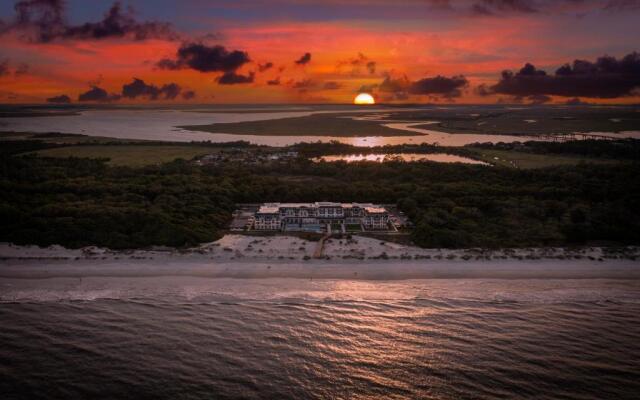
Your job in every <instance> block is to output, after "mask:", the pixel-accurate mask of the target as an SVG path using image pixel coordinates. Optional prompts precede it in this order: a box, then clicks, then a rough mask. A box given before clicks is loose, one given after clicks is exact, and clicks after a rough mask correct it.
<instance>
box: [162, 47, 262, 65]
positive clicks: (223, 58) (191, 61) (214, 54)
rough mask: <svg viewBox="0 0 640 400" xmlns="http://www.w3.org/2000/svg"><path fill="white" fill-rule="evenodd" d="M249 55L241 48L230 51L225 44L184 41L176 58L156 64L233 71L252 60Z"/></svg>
mask: <svg viewBox="0 0 640 400" xmlns="http://www.w3.org/2000/svg"><path fill="white" fill-rule="evenodd" d="M250 61H251V59H250V58H249V55H248V54H247V53H246V52H244V51H240V50H233V51H229V50H227V49H226V48H225V47H224V46H219V45H217V46H207V45H205V44H202V43H184V44H183V45H182V46H180V48H179V49H178V51H177V53H176V58H175V59H169V58H165V59H162V60H160V61H158V63H157V64H156V66H157V67H158V68H160V69H168V70H177V69H187V68H190V69H194V70H196V71H200V72H231V71H235V70H237V69H238V68H240V67H241V66H243V65H244V64H246V63H248V62H250Z"/></svg>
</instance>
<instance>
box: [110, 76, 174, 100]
mask: <svg viewBox="0 0 640 400" xmlns="http://www.w3.org/2000/svg"><path fill="white" fill-rule="evenodd" d="M181 92H182V88H181V87H180V85H178V84H176V83H168V84H165V85H163V86H162V87H158V86H156V85H149V84H147V83H145V82H144V81H143V80H142V79H138V78H133V82H131V83H128V84H125V85H123V86H122V97H125V98H127V99H135V98H138V97H144V98H147V99H149V100H158V99H160V98H163V99H165V100H173V99H175V98H176V97H178V95H180V93H181Z"/></svg>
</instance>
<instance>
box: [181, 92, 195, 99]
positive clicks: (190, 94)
mask: <svg viewBox="0 0 640 400" xmlns="http://www.w3.org/2000/svg"><path fill="white" fill-rule="evenodd" d="M182 98H183V99H185V100H191V99H195V98H196V92H194V91H193V90H185V91H184V92H182Z"/></svg>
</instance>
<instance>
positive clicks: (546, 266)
mask: <svg viewBox="0 0 640 400" xmlns="http://www.w3.org/2000/svg"><path fill="white" fill-rule="evenodd" d="M92 277H96V278H106V277H114V278H115V277H117V278H147V277H198V278H211V279H220V278H233V279H270V278H293V279H305V280H314V279H328V280H345V279H346V280H374V281H375V280H411V279H633V280H637V279H640V263H638V262H635V261H629V260H615V261H609V262H606V263H601V262H594V261H589V262H585V261H577V260H570V261H566V260H565V261H554V260H533V261H532V260H527V261H487V260H484V261H475V260H474V261H471V262H469V261H439V262H428V263H427V262H410V261H404V262H389V261H375V262H372V261H368V262H360V263H354V262H337V263H336V262H330V261H322V260H318V261H311V262H304V261H296V262H264V261H263V262H247V261H227V262H207V261H205V260H134V261H131V260H123V261H113V260H109V261H106V260H83V261H80V262H77V261H69V260H64V261H63V260H48V261H44V260H41V261H38V262H36V263H34V262H25V261H14V262H10V263H6V262H3V263H2V264H0V279H51V278H80V279H82V278H92Z"/></svg>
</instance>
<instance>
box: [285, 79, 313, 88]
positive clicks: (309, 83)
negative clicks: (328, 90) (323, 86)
mask: <svg viewBox="0 0 640 400" xmlns="http://www.w3.org/2000/svg"><path fill="white" fill-rule="evenodd" d="M313 86H315V82H314V81H312V80H311V79H303V80H301V81H297V82H293V83H292V85H291V87H292V88H294V89H309V88H310V87H313Z"/></svg>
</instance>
